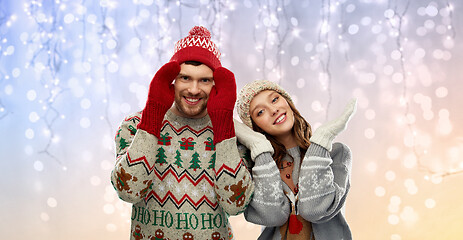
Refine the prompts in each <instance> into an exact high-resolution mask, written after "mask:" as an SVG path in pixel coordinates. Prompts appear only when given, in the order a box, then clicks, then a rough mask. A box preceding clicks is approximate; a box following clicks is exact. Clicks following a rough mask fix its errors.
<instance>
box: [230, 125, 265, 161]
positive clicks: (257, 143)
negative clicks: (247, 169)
mask: <svg viewBox="0 0 463 240" xmlns="http://www.w3.org/2000/svg"><path fill="white" fill-rule="evenodd" d="M233 124H234V125H235V133H236V137H237V138H238V141H239V142H240V143H242V144H243V145H244V146H246V147H247V148H248V149H249V150H251V159H252V160H255V159H256V157H257V156H258V155H260V154H262V153H264V152H269V153H270V154H273V152H274V150H273V146H272V144H271V143H270V141H269V140H267V138H266V137H265V136H264V135H263V134H262V133H259V132H256V131H253V130H252V129H251V128H249V127H248V126H246V125H244V124H243V123H241V122H238V121H237V120H235V119H233Z"/></svg>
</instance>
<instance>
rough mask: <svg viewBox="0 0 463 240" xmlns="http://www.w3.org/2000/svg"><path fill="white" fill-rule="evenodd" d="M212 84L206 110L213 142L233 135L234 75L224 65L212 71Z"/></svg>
mask: <svg viewBox="0 0 463 240" xmlns="http://www.w3.org/2000/svg"><path fill="white" fill-rule="evenodd" d="M214 84H215V85H214V86H213V87H212V89H211V92H210V94H209V100H208V101H207V112H208V114H209V117H210V118H211V122H212V126H213V128H214V144H217V143H219V142H221V141H223V140H225V139H230V138H232V137H235V128H234V126H233V107H234V106H235V102H236V81H235V75H234V74H233V73H232V72H231V71H230V70H228V69H226V68H224V67H219V68H217V69H216V70H215V71H214Z"/></svg>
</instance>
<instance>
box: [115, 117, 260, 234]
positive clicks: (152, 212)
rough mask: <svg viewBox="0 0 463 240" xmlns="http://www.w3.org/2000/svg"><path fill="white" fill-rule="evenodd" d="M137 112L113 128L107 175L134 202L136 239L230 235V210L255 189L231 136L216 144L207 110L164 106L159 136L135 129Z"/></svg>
mask: <svg viewBox="0 0 463 240" xmlns="http://www.w3.org/2000/svg"><path fill="white" fill-rule="evenodd" d="M140 117H141V113H140V112H139V113H136V114H134V115H132V116H129V117H127V118H126V119H125V120H124V121H123V122H122V124H121V126H120V127H119V130H118V131H117V134H116V137H115V141H116V164H115V167H114V170H113V171H112V174H111V182H112V184H113V186H114V188H115V189H116V191H117V193H118V195H119V197H120V198H121V199H122V200H124V201H126V202H130V203H132V204H133V207H132V217H131V219H132V227H131V233H130V237H131V239H133V240H140V239H150V240H164V239H166V240H167V239H169V240H177V239H178V240H206V239H211V240H225V239H233V233H232V231H231V228H230V224H229V222H228V219H227V217H228V215H237V214H239V213H241V212H243V211H244V209H245V208H246V207H247V205H248V203H249V201H250V199H251V195H252V193H253V184H252V179H251V176H250V173H249V171H248V170H247V168H246V166H245V165H244V163H243V161H242V160H241V158H240V157H239V152H238V150H237V145H236V138H235V137H233V138H231V139H226V140H224V141H222V142H220V143H218V144H217V145H216V146H214V144H213V137H214V135H213V129H212V125H211V121H210V118H209V116H208V115H207V116H206V117H203V118H200V119H191V118H183V117H179V116H177V115H175V114H174V113H172V112H171V111H170V110H169V111H168V112H167V113H166V115H165V117H164V120H163V123H162V128H161V133H160V139H158V138H157V137H156V136H154V135H152V134H149V133H147V132H146V131H144V130H141V129H137V124H138V123H139V121H140Z"/></svg>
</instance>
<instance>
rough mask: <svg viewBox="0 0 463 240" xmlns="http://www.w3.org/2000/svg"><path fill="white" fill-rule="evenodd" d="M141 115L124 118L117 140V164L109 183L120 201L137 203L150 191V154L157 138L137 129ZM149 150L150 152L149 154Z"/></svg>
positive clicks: (151, 157) (152, 159)
mask: <svg viewBox="0 0 463 240" xmlns="http://www.w3.org/2000/svg"><path fill="white" fill-rule="evenodd" d="M139 121H140V113H137V114H135V115H133V116H130V117H127V118H126V119H125V120H124V121H123V122H122V124H121V125H120V127H119V129H118V131H117V133H116V137H115V142H116V149H115V150H116V164H115V166H114V169H113V170H112V172H111V183H112V185H113V187H114V188H115V189H116V192H117V194H118V196H119V198H121V199H122V200H124V201H126V202H130V203H137V202H140V201H141V200H143V198H144V197H145V195H146V193H147V191H148V189H149V188H151V187H152V183H153V182H152V179H153V177H152V176H151V177H150V175H151V173H152V170H153V167H154V162H155V159H154V156H153V153H152V152H153V151H152V149H154V147H155V145H156V143H157V138H156V137H155V136H154V135H152V134H149V133H147V132H146V131H144V130H141V129H137V124H138V122H139ZM150 150H151V151H150Z"/></svg>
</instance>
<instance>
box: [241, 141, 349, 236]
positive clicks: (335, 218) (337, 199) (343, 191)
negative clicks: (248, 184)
mask: <svg viewBox="0 0 463 240" xmlns="http://www.w3.org/2000/svg"><path fill="white" fill-rule="evenodd" d="M288 154H289V155H290V156H291V158H289V157H288V156H286V157H285V158H284V160H285V159H286V160H289V161H292V162H291V164H292V165H294V168H293V171H292V176H291V177H292V179H294V184H295V185H296V186H297V188H296V189H297V190H296V192H297V194H295V195H294V194H293V191H291V189H290V188H289V187H288V185H287V184H286V183H284V182H283V181H282V177H281V176H280V171H279V169H278V167H277V165H276V164H275V161H274V160H273V158H272V155H271V154H270V153H268V152H267V153H262V154H260V155H259V156H257V157H256V162H255V166H254V167H253V168H252V176H253V181H254V183H255V190H254V195H253V198H252V200H251V202H250V204H249V206H248V208H247V209H246V211H245V213H244V214H245V217H246V220H247V221H249V222H252V223H255V224H259V225H263V226H264V229H263V231H262V233H261V235H260V236H259V239H265V240H270V239H272V240H276V239H278V240H280V239H316V240H335V239H336V240H337V239H344V240H350V239H352V235H351V232H350V229H349V226H348V225H347V222H346V220H345V218H344V215H343V213H342V211H341V209H342V207H343V206H344V202H345V200H346V197H347V193H348V191H349V188H350V170H351V163H352V160H351V152H350V149H349V148H348V147H347V146H346V145H344V144H341V143H335V144H333V149H332V151H331V152H328V150H326V149H325V148H323V147H321V146H319V145H317V144H315V143H312V144H311V145H310V146H309V148H308V149H307V152H306V154H305V156H304V159H303V161H302V163H301V157H300V149H299V147H294V148H291V149H288ZM290 159H291V160H290Z"/></svg>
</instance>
